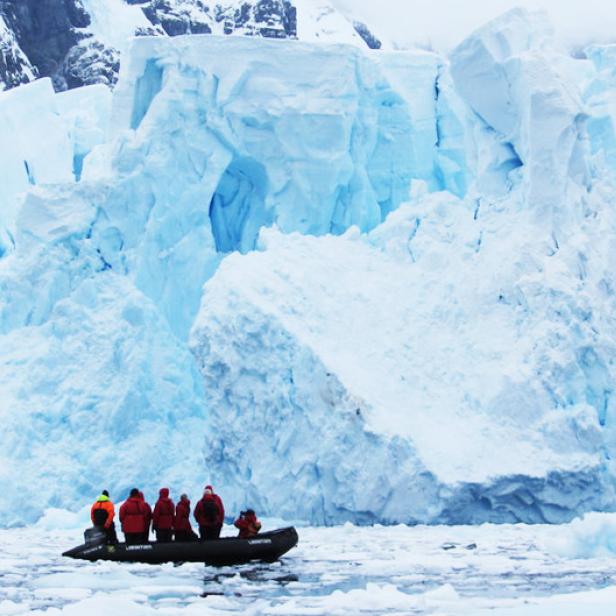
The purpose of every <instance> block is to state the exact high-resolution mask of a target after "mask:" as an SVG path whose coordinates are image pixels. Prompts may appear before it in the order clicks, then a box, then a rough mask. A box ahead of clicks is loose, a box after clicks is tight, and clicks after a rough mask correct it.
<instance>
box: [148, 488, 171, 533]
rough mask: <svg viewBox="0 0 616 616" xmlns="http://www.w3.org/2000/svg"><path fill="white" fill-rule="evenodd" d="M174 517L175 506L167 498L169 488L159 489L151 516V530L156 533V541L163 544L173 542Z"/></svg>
mask: <svg viewBox="0 0 616 616" xmlns="http://www.w3.org/2000/svg"><path fill="white" fill-rule="evenodd" d="M174 515H175V505H174V504H173V501H172V500H171V499H170V498H169V488H161V489H160V491H159V493H158V500H157V501H156V505H154V513H153V514H152V529H153V530H154V532H155V533H156V541H158V542H160V543H164V542H169V541H172V540H173V518H174Z"/></svg>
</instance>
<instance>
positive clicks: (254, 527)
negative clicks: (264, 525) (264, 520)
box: [233, 509, 261, 539]
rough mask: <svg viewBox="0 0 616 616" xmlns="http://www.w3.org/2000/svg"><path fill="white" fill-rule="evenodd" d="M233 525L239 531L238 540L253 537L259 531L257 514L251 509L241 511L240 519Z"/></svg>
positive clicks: (259, 525)
mask: <svg viewBox="0 0 616 616" xmlns="http://www.w3.org/2000/svg"><path fill="white" fill-rule="evenodd" d="M233 524H234V525H235V527H236V528H239V530H240V534H239V537H240V539H250V538H251V537H255V536H256V535H258V534H259V531H260V530H261V522H259V520H258V519H257V514H256V513H255V512H254V511H253V510H252V509H247V510H246V511H241V512H240V517H239V518H238V519H237V520H235V522H233Z"/></svg>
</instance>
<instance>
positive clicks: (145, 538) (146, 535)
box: [139, 490, 152, 543]
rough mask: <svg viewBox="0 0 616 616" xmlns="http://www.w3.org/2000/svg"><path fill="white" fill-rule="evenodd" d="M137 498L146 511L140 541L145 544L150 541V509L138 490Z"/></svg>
mask: <svg viewBox="0 0 616 616" xmlns="http://www.w3.org/2000/svg"><path fill="white" fill-rule="evenodd" d="M139 498H140V499H141V501H143V504H144V506H145V509H146V511H147V516H146V521H147V524H146V528H145V531H144V533H143V536H142V537H141V541H142V542H143V543H147V542H148V541H149V540H150V522H151V521H152V507H150V505H149V503H147V502H146V500H145V496H143V492H142V491H141V490H139Z"/></svg>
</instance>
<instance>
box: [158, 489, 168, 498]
mask: <svg viewBox="0 0 616 616" xmlns="http://www.w3.org/2000/svg"><path fill="white" fill-rule="evenodd" d="M158 494H159V496H160V497H161V498H169V488H161V489H160V491H159V492H158Z"/></svg>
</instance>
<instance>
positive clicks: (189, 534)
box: [175, 530, 197, 541]
mask: <svg viewBox="0 0 616 616" xmlns="http://www.w3.org/2000/svg"><path fill="white" fill-rule="evenodd" d="M196 539H197V535H195V533H194V532H193V531H192V530H176V531H175V540H176V541H195V540H196Z"/></svg>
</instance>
